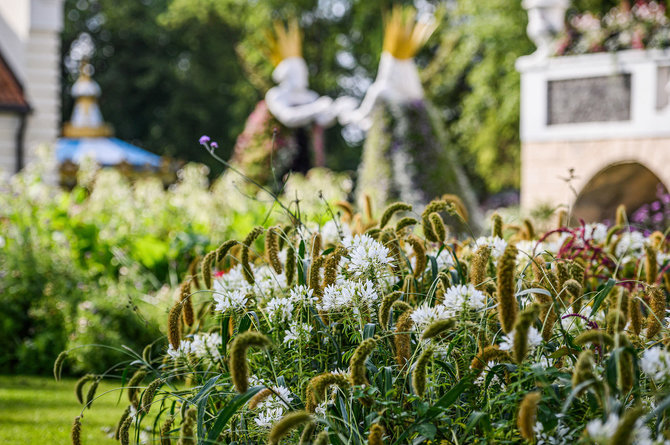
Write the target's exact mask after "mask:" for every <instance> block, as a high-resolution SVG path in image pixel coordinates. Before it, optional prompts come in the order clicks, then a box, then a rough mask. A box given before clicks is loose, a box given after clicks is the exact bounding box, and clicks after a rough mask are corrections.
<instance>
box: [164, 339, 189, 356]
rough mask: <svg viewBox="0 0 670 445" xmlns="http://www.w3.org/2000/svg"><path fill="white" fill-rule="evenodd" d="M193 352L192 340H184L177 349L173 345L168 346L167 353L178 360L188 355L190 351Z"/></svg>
mask: <svg viewBox="0 0 670 445" xmlns="http://www.w3.org/2000/svg"><path fill="white" fill-rule="evenodd" d="M189 352H191V342H190V341H188V340H182V342H181V343H179V347H178V348H177V349H175V348H173V347H172V345H170V346H168V350H167V353H168V355H169V356H170V358H172V359H173V360H176V359H178V358H180V357H185V356H186V355H188V353H189Z"/></svg>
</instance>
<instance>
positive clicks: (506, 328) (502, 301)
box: [497, 244, 518, 334]
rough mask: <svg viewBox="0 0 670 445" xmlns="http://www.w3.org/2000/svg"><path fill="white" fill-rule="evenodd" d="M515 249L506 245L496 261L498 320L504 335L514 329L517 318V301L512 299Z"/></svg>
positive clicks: (512, 245)
mask: <svg viewBox="0 0 670 445" xmlns="http://www.w3.org/2000/svg"><path fill="white" fill-rule="evenodd" d="M517 252H518V251H517V248H516V247H515V246H514V244H508V245H507V247H506V248H505V251H504V252H503V254H502V257H500V259H499V260H498V282H497V284H498V287H497V293H498V318H499V319H500V325H501V326H502V330H503V332H504V333H506V334H507V333H509V332H510V331H511V330H512V329H514V323H516V316H517V310H518V309H517V306H518V305H517V301H516V298H515V297H514V271H515V269H516V256H517Z"/></svg>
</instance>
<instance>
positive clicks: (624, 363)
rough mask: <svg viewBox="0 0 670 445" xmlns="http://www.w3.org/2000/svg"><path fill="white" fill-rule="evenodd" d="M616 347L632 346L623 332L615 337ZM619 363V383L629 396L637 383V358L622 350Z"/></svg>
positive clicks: (624, 392) (623, 391)
mask: <svg viewBox="0 0 670 445" xmlns="http://www.w3.org/2000/svg"><path fill="white" fill-rule="evenodd" d="M614 346H615V347H616V348H630V347H631V346H632V345H631V343H630V340H629V339H628V336H627V335H626V334H624V333H623V332H621V333H618V334H616V336H615V337H614ZM618 358H619V360H618V361H617V377H618V378H617V381H618V384H619V388H620V389H621V392H622V393H623V394H627V393H628V392H629V391H630V390H631V389H632V388H633V383H634V381H635V368H634V363H633V359H634V358H635V357H634V355H633V354H631V352H630V351H628V350H625V349H624V350H622V351H621V353H620V354H619V357H618Z"/></svg>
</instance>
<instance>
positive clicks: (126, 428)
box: [119, 416, 133, 445]
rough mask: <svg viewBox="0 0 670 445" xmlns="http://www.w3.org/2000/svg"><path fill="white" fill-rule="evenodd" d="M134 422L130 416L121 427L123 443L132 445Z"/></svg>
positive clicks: (120, 435)
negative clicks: (131, 434) (131, 427)
mask: <svg viewBox="0 0 670 445" xmlns="http://www.w3.org/2000/svg"><path fill="white" fill-rule="evenodd" d="M132 423H133V417H131V416H128V417H126V420H124V421H123V423H122V424H121V428H119V442H121V445H130V425H131V424H132Z"/></svg>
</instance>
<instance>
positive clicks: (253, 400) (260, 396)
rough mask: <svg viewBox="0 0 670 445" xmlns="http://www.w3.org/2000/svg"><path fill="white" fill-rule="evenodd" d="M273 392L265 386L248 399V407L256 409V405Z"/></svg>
mask: <svg viewBox="0 0 670 445" xmlns="http://www.w3.org/2000/svg"><path fill="white" fill-rule="evenodd" d="M273 394H274V392H273V391H272V390H271V389H270V388H265V389H263V390H261V391H259V392H257V393H256V395H255V396H253V397H252V398H251V400H249V405H248V407H249V409H256V408H258V405H260V404H261V403H263V402H264V401H265V400H266V399H267V398H268V397H270V396H272V395H273Z"/></svg>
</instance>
